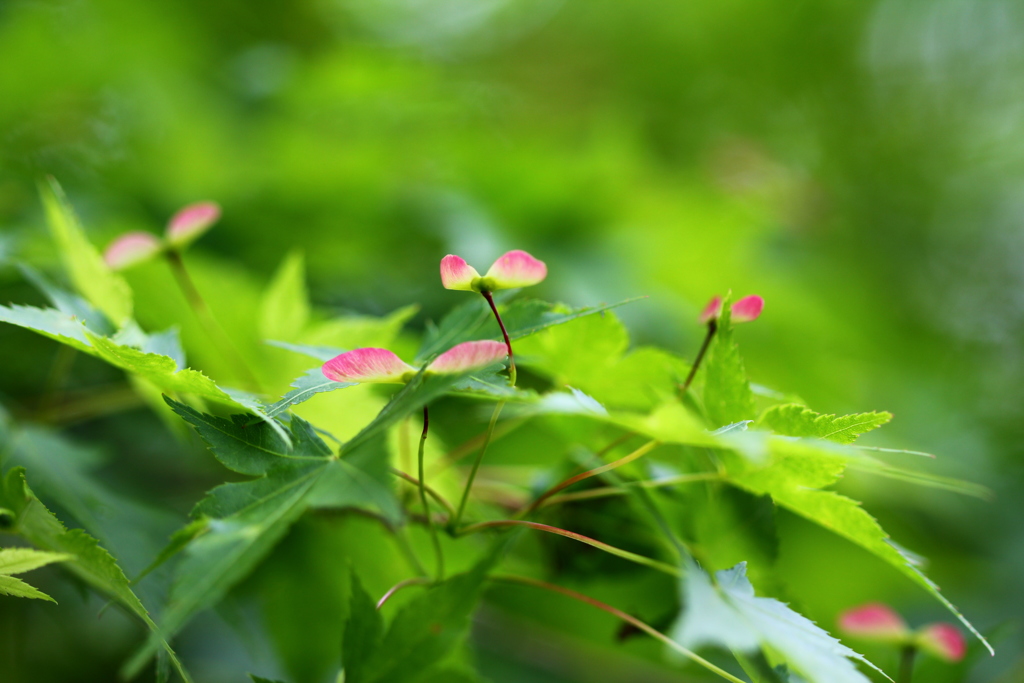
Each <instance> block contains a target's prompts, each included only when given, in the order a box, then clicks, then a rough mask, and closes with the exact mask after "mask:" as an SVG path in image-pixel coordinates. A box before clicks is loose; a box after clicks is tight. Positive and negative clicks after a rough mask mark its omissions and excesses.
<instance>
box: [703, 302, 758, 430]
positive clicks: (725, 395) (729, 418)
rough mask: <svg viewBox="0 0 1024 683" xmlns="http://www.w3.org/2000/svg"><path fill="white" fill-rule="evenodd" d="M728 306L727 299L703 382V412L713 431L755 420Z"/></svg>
mask: <svg viewBox="0 0 1024 683" xmlns="http://www.w3.org/2000/svg"><path fill="white" fill-rule="evenodd" d="M729 302H730V298H729V297H728V296H727V297H725V299H724V300H723V302H722V314H721V316H719V318H718V333H717V334H716V335H715V340H714V345H713V346H712V348H711V354H710V357H709V358H708V367H707V371H706V374H705V378H704V408H705V409H706V410H707V413H708V417H709V418H710V419H711V423H712V426H715V427H722V426H724V425H728V424H732V423H734V422H740V421H742V420H752V419H754V417H755V412H754V394H753V393H752V392H751V391H750V381H749V380H748V379H747V371H746V369H745V368H744V367H743V359H742V358H741V357H740V351H739V347H738V346H737V345H736V340H735V339H733V330H732V318H731V313H730V311H729Z"/></svg>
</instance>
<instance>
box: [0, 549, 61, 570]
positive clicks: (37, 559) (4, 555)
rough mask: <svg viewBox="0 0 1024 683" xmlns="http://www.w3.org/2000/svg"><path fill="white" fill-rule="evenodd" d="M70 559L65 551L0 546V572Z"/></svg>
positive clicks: (29, 568)
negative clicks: (50, 551)
mask: <svg viewBox="0 0 1024 683" xmlns="http://www.w3.org/2000/svg"><path fill="white" fill-rule="evenodd" d="M70 559H72V556H71V555H68V554H66V553H48V552H45V551H42V550H33V549H32V548H0V574H6V575H12V574H21V573H23V572H29V571H32V570H33V569H37V568H39V567H45V566H46V565H48V564H50V563H51V562H63V561H65V560H70Z"/></svg>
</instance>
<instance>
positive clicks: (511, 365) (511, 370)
mask: <svg viewBox="0 0 1024 683" xmlns="http://www.w3.org/2000/svg"><path fill="white" fill-rule="evenodd" d="M480 293H481V294H483V295H484V298H485V299H487V303H488V304H490V306H491V311H493V312H494V319H495V320H497V321H498V327H500V328H501V336H503V337H504V338H505V348H506V349H508V381H509V384H511V385H512V386H515V385H516V359H515V357H514V356H513V355H512V340H511V339H509V338H508V332H507V331H506V330H505V323H504V322H502V320H501V315H500V314H499V313H498V307H497V306H495V305H494V297H493V296H491V293H490V292H488V291H487V290H484V291H482V292H480Z"/></svg>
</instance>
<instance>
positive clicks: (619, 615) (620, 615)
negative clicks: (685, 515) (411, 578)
mask: <svg viewBox="0 0 1024 683" xmlns="http://www.w3.org/2000/svg"><path fill="white" fill-rule="evenodd" d="M490 579H491V580H492V581H502V582H505V583H518V584H521V585H524V586H533V587H534V588H540V589H543V590H546V591H551V592H552V593H560V594H562V595H564V596H566V597H569V598H572V599H573V600H578V601H580V602H582V603H585V604H588V605H590V606H591V607H596V608H597V609H599V610H601V611H602V612H607V613H608V614H610V615H612V616H613V617H615V618H616V619H621V620H622V621H624V622H626V623H627V624H629V625H631V626H633V627H634V628H637V629H639V630H641V631H643V632H644V633H646V634H647V635H649V636H651V637H652V638H654V639H656V640H659V641H661V642H662V643H664V644H665V645H667V646H668V647H670V648H672V649H673V650H675V651H676V652H678V653H679V654H681V655H683V656H685V657H686V658H688V659H690V660H691V661H693V662H694V663H695V664H699V665H700V666H702V667H704V668H705V669H707V670H708V671H711V672H712V673H715V674H718V675H719V676H721V677H722V678H724V679H725V680H727V681H731V682H732V683H747V682H746V681H744V680H743V679H742V678H737V677H736V676H733V675H732V674H731V673H729V672H728V671H726V670H724V669H721V668H719V667H717V666H715V665H714V664H712V663H711V662H709V661H708V660H706V659H704V658H703V657H701V656H700V655H698V654H697V653H696V652H693V651H692V650H689V649H687V648H685V647H683V646H682V645H680V644H679V643H677V642H676V641H674V640H672V639H671V638H669V637H668V636H666V635H665V634H664V633H662V632H661V631H658V630H657V629H655V628H654V627H652V626H648V625H647V624H646V623H645V622H643V621H640V620H639V619H637V618H636V617H634V616H632V615H631V614H627V613H625V612H623V611H622V610H620V609H618V608H615V607H612V606H611V605H608V604H606V603H603V602H601V601H600V600H597V599H595V598H592V597H590V596H589V595H584V594H583V593H577V592H576V591H574V590H570V589H568V588H563V587H562V586H558V585H555V584H553V583H548V582H547V581H540V580H539V579H532V578H529V577H526V576H515V575H511V574H500V575H496V576H492V577H490Z"/></svg>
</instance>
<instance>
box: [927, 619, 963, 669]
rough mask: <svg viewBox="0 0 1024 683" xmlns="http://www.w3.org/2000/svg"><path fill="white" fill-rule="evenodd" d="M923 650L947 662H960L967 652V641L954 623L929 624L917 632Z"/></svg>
mask: <svg viewBox="0 0 1024 683" xmlns="http://www.w3.org/2000/svg"><path fill="white" fill-rule="evenodd" d="M917 642H918V645H920V647H921V649H922V650H925V651H927V652H930V653H932V654H933V655H935V656H936V657H938V658H939V659H942V660H945V661H947V662H959V661H960V660H961V659H963V658H964V655H965V654H966V653H967V643H966V642H965V641H964V636H963V634H962V633H960V629H958V628H957V627H956V626H953V625H952V624H946V623H940V624H929V625H928V626H924V627H922V628H921V629H920V630H919V631H918V632H917Z"/></svg>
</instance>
